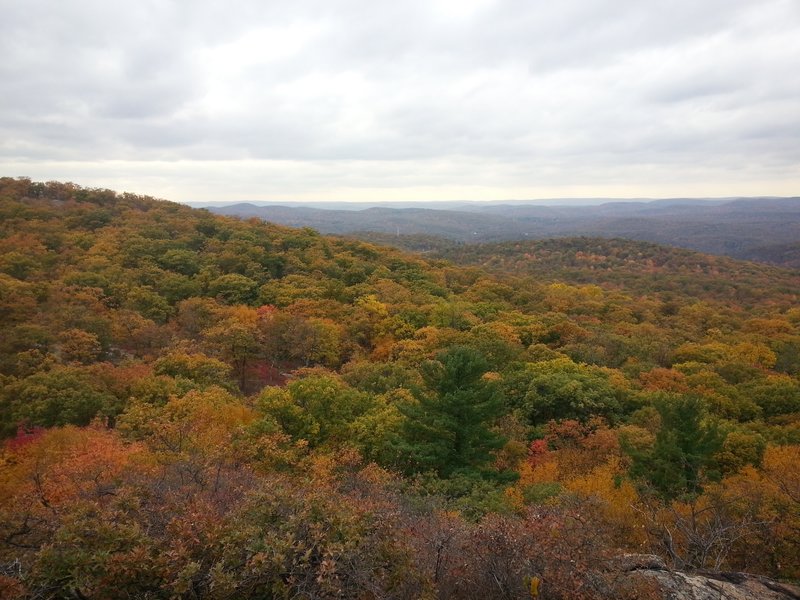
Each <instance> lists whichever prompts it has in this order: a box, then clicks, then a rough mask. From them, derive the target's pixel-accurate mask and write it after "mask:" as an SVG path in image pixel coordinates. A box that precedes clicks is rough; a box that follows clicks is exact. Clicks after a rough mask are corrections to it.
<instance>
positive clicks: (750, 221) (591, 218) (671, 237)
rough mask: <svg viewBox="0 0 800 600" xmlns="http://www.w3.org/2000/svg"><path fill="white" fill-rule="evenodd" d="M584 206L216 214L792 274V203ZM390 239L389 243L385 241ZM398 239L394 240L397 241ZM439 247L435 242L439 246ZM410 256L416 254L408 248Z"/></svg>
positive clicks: (799, 215)
mask: <svg viewBox="0 0 800 600" xmlns="http://www.w3.org/2000/svg"><path fill="white" fill-rule="evenodd" d="M586 202H587V201H586V200H580V199H577V200H573V201H571V202H570V203H569V204H566V203H564V204H561V205H558V206H546V205H541V204H537V203H535V202H534V201H530V202H523V201H520V202H517V203H515V204H504V203H502V202H474V203H469V202H464V203H452V202H451V203H435V202H430V203H427V204H425V203H423V205H422V207H392V208H390V207H384V206H373V207H369V208H361V207H359V206H358V205H357V204H356V205H350V206H348V207H347V209H330V208H323V207H322V206H323V205H316V206H261V205H254V204H227V205H224V206H213V207H209V210H211V211H212V212H215V213H218V214H225V215H231V216H238V217H243V218H248V217H259V218H261V219H264V220H267V221H271V222H274V223H281V224H284V225H291V226H295V227H303V226H308V227H313V228H315V229H318V230H319V231H321V232H323V233H333V234H346V235H357V236H359V237H366V238H367V239H369V238H371V237H374V238H375V239H380V238H381V237H383V238H386V239H388V240H389V243H397V241H401V242H410V243H411V244H412V245H413V244H414V243H415V242H417V241H419V239H417V240H415V239H414V238H415V237H416V238H419V237H428V238H436V237H438V238H442V240H448V241H450V242H451V243H460V244H464V243H466V244H475V243H487V242H502V241H509V240H539V239H547V238H554V237H570V236H591V237H604V238H614V237H621V238H626V239H630V240H642V241H647V242H654V243H657V244H666V245H669V246H675V247H678V248H689V249H692V250H697V251H700V252H709V253H712V254H718V255H723V256H731V257H733V258H738V259H747V260H757V261H761V262H766V263H773V264H777V265H781V266H785V267H797V266H798V262H797V241H798V239H800V198H797V197H794V198H728V199H721V200H702V199H691V198H683V199H682V198H675V199H665V200H652V201H646V202H645V201H637V202H631V201H625V202H623V201H607V202H605V203H603V204H600V205H589V206H582V204H585V203H586ZM391 236H396V239H395V241H391ZM397 238H401V239H399V240H398V239H397ZM441 244H442V241H439V242H438V245H441ZM415 249H416V248H415Z"/></svg>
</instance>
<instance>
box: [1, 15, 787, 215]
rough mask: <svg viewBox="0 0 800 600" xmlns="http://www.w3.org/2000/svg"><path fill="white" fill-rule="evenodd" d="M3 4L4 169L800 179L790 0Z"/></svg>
mask: <svg viewBox="0 0 800 600" xmlns="http://www.w3.org/2000/svg"><path fill="white" fill-rule="evenodd" d="M0 10H2V14H3V15H4V18H3V20H2V22H0V55H2V56H3V57H4V60H3V61H0V81H2V82H3V83H2V90H0V91H2V94H0V168H2V169H3V171H4V172H5V173H7V174H9V175H23V174H25V175H31V176H41V175H39V174H40V173H44V176H45V177H46V178H51V177H52V178H56V177H58V178H65V179H72V180H75V181H77V182H78V183H84V182H86V183H87V184H92V185H109V186H114V185H119V184H120V183H123V182H128V181H130V183H131V186H130V188H129V189H132V190H137V189H138V190H141V191H148V192H151V193H157V194H158V195H165V196H166V195H170V197H173V198H174V199H187V200H188V199H200V198H198V196H199V195H203V196H204V198H202V199H219V198H228V197H230V198H231V199H238V198H243V197H247V198H258V197H265V195H267V194H269V195H271V196H274V195H278V196H280V197H283V198H291V197H298V198H299V197H306V196H313V197H315V198H324V197H331V198H333V197H337V198H339V197H348V196H347V195H348V194H349V195H350V196H351V197H366V196H368V195H369V194H379V193H383V194H388V192H387V190H391V194H403V193H406V194H408V195H407V196H406V197H412V196H415V195H417V196H419V195H420V194H425V195H426V199H429V198H430V197H442V198H444V197H468V196H472V197H496V198H502V197H510V196H511V195H515V194H522V195H527V196H535V195H547V196H552V195H558V194H559V192H560V191H564V192H565V193H566V192H567V191H569V190H573V189H581V190H584V189H586V190H590V191H591V190H596V192H595V193H594V194H592V193H589V194H588V195H598V196H600V195H603V196H605V195H612V194H613V193H614V192H615V190H621V191H625V190H630V191H631V195H668V194H670V193H672V192H670V191H668V190H671V189H672V188H673V187H674V184H675V182H676V181H685V182H686V186H687V188H686V190H685V191H684V192H683V193H684V194H687V195H689V194H707V193H712V194H716V193H719V194H720V195H729V194H738V193H742V194H744V193H764V194H767V193H781V194H789V193H797V189H796V188H797V185H798V183H800V150H798V149H800V79H799V78H797V76H796V73H797V72H800V4H798V3H797V2H795V1H794V0H764V1H763V2H759V3H753V2H751V1H750V0H706V1H704V2H697V1H696V0H692V1H689V0H675V1H673V2H656V1H653V2H641V1H640V0H562V1H561V2H559V3H558V6H555V5H553V4H552V3H544V2H537V1H534V2H531V1H530V0H506V1H492V0H425V1H423V0H410V1H408V2H384V1H379V0H373V1H367V0H335V1H331V0H296V1H295V2H292V3H285V2H263V1H257V0H244V1H239V2H233V3H229V4H226V5H224V6H223V5H222V3H218V2H211V1H198V2H188V1H178V0H175V1H173V2H169V1H159V0H150V1H142V2H138V3H127V4H118V3H108V2H102V1H99V0H98V1H89V0H73V1H70V2H59V1H56V0H28V1H26V2H16V1H15V0H0ZM148 167H149V168H150V169H151V170H152V176H147V173H148ZM126 169H127V173H130V174H136V175H137V177H138V178H139V179H138V181H141V182H142V185H144V186H146V187H144V188H137V186H136V181H137V179H134V178H133V177H132V175H131V176H130V177H128V176H126V175H125V173H126ZM70 172H72V173H74V174H73V175H70V174H69V173H70ZM50 173H52V175H50ZM259 173H260V174H261V175H259ZM744 175H747V176H748V177H747V178H745V179H743V176H744ZM196 177H201V178H205V179H206V182H205V183H202V182H196V181H195V180H194V178H196ZM226 177H227V178H228V180H227V181H226ZM266 177H270V178H271V180H270V181H269V182H265V180H264V179H265V178H266ZM232 180H236V184H233V183H231V181H232ZM278 184H279V185H280V186H282V187H279V186H278ZM126 185H127V183H126ZM759 186H761V187H759ZM762 188H763V189H762ZM759 189H760V190H761V191H760V192H759V191H758V190H759ZM660 190H663V193H661V192H660ZM386 197H388V195H387V196H386ZM420 197H421V196H420ZM373 199H376V200H377V199H380V198H373Z"/></svg>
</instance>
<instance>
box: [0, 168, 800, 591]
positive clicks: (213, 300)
mask: <svg viewBox="0 0 800 600" xmlns="http://www.w3.org/2000/svg"><path fill="white" fill-rule="evenodd" d="M443 252H447V251H443ZM446 259H449V260H446ZM456 260H457V261H459V262H461V263H463V264H454V262H451V261H456ZM799 296H800V276H798V273H796V272H793V271H788V270H781V269H778V268H772V267H761V266H757V265H754V264H752V263H744V262H738V261H735V260H732V259H725V258H719V257H717V258H714V257H708V256H705V255H700V254H696V253H693V252H688V251H680V250H674V249H669V248H664V247H661V246H655V245H652V244H644V243H633V242H628V241H620V240H594V239H588V238H584V239H580V238H578V239H570V240H556V241H552V240H551V241H542V242H535V243H525V244H515V243H511V244H502V245H497V246H475V247H470V248H469V251H468V252H467V251H465V250H464V249H463V248H462V249H458V250H457V251H454V252H453V253H451V254H442V256H441V257H439V258H436V259H428V260H426V259H423V258H420V257H419V256H414V255H410V254H405V253H402V252H401V251H399V250H392V249H388V248H384V247H379V246H376V245H372V244H368V243H364V242H358V241H349V240H344V239H337V238H331V237H325V236H322V235H320V234H318V233H316V232H315V231H313V230H310V229H300V230H298V229H290V228H286V227H282V226H276V225H272V224H268V223H264V222H262V221H261V220H259V219H252V220H236V219H233V218H229V217H223V216H217V215H213V214H211V213H209V212H207V211H204V210H196V209H190V208H188V207H186V206H181V205H179V204H174V203H171V202H166V201H160V200H155V199H152V198H148V197H143V196H138V195H133V194H117V193H114V192H112V191H109V190H102V189H86V188H81V187H78V186H75V185H72V184H64V183H52V182H51V183H37V182H32V181H30V180H27V179H11V178H1V179H0V426H1V427H2V435H3V438H4V441H3V448H2V450H0V597H9V598H65V597H66V598H132V597H136V598H476V599H477V598H532V597H535V598H563V599H571V598H609V599H610V598H648V597H651V598H656V597H659V594H658V590H656V589H653V588H652V587H650V586H649V585H648V582H646V581H644V580H640V579H637V578H636V577H633V576H622V569H621V567H620V562H619V557H620V556H621V555H623V554H624V553H629V552H648V553H655V554H659V555H660V556H662V557H663V558H664V559H665V560H666V561H667V562H668V564H669V565H671V566H674V567H677V568H681V569H711V570H720V569H723V570H735V571H749V572H755V573H759V574H763V575H767V576H771V577H774V578H778V579H785V580H797V579H798V578H800V473H798V470H797V464H798V461H800V303H799V302H798V301H799V300H800V297H799Z"/></svg>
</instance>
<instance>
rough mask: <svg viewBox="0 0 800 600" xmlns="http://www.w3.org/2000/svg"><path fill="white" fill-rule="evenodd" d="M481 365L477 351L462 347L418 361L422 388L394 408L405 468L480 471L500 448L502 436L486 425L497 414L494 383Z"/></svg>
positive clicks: (442, 472) (499, 397)
mask: <svg viewBox="0 0 800 600" xmlns="http://www.w3.org/2000/svg"><path fill="white" fill-rule="evenodd" d="M487 369H488V365H487V362H486V360H485V359H484V357H483V355H482V354H481V353H480V352H478V351H477V350H475V349H473V348H469V347H465V346H454V347H452V348H450V349H448V350H446V351H444V352H442V353H440V354H439V355H438V357H437V360H435V361H428V362H427V363H425V364H424V365H423V368H422V376H423V379H424V381H425V384H426V388H427V390H426V391H425V392H421V393H418V394H417V398H416V400H417V402H415V403H407V404H405V405H403V406H401V407H400V410H401V411H402V413H403V415H404V416H405V417H406V420H405V423H404V427H403V432H402V438H403V439H402V442H401V445H402V450H403V454H404V455H405V456H406V457H407V463H406V465H405V467H406V470H407V471H408V472H422V471H435V472H436V473H437V474H438V475H439V476H441V477H449V476H450V475H453V474H455V473H465V474H480V473H481V471H482V469H483V468H484V467H485V465H486V464H487V463H488V462H489V461H490V460H491V452H492V451H493V450H496V449H498V448H501V447H502V446H503V444H504V443H505V439H504V438H503V436H501V435H499V434H498V433H495V432H494V431H492V430H491V429H490V427H491V425H492V424H493V423H494V421H495V420H496V419H497V418H498V417H499V416H500V415H501V414H502V413H503V410H504V405H503V398H502V395H501V393H500V390H499V388H498V386H497V385H496V383H495V382H494V381H490V380H487V379H485V378H484V377H483V375H484V374H485V373H486V371H487Z"/></svg>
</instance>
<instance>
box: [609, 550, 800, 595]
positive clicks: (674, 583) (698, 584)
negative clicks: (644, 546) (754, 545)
mask: <svg viewBox="0 0 800 600" xmlns="http://www.w3.org/2000/svg"><path fill="white" fill-rule="evenodd" d="M614 567H615V568H617V569H618V570H619V571H622V572H625V573H626V575H625V577H627V578H629V579H630V582H631V583H640V584H644V585H643V586H642V587H643V588H648V589H656V590H658V593H659V594H660V596H661V598H663V599H664V600H800V587H797V586H793V585H789V584H785V583H779V582H777V581H774V580H772V579H768V578H766V577H760V576H758V575H751V574H749V573H720V572H711V571H695V572H692V573H686V572H683V571H672V570H670V569H668V568H667V567H666V565H665V564H664V561H663V560H661V559H660V558H659V557H658V556H654V555H652V554H627V555H624V556H621V557H620V558H619V559H618V561H617V564H615V565H614Z"/></svg>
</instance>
